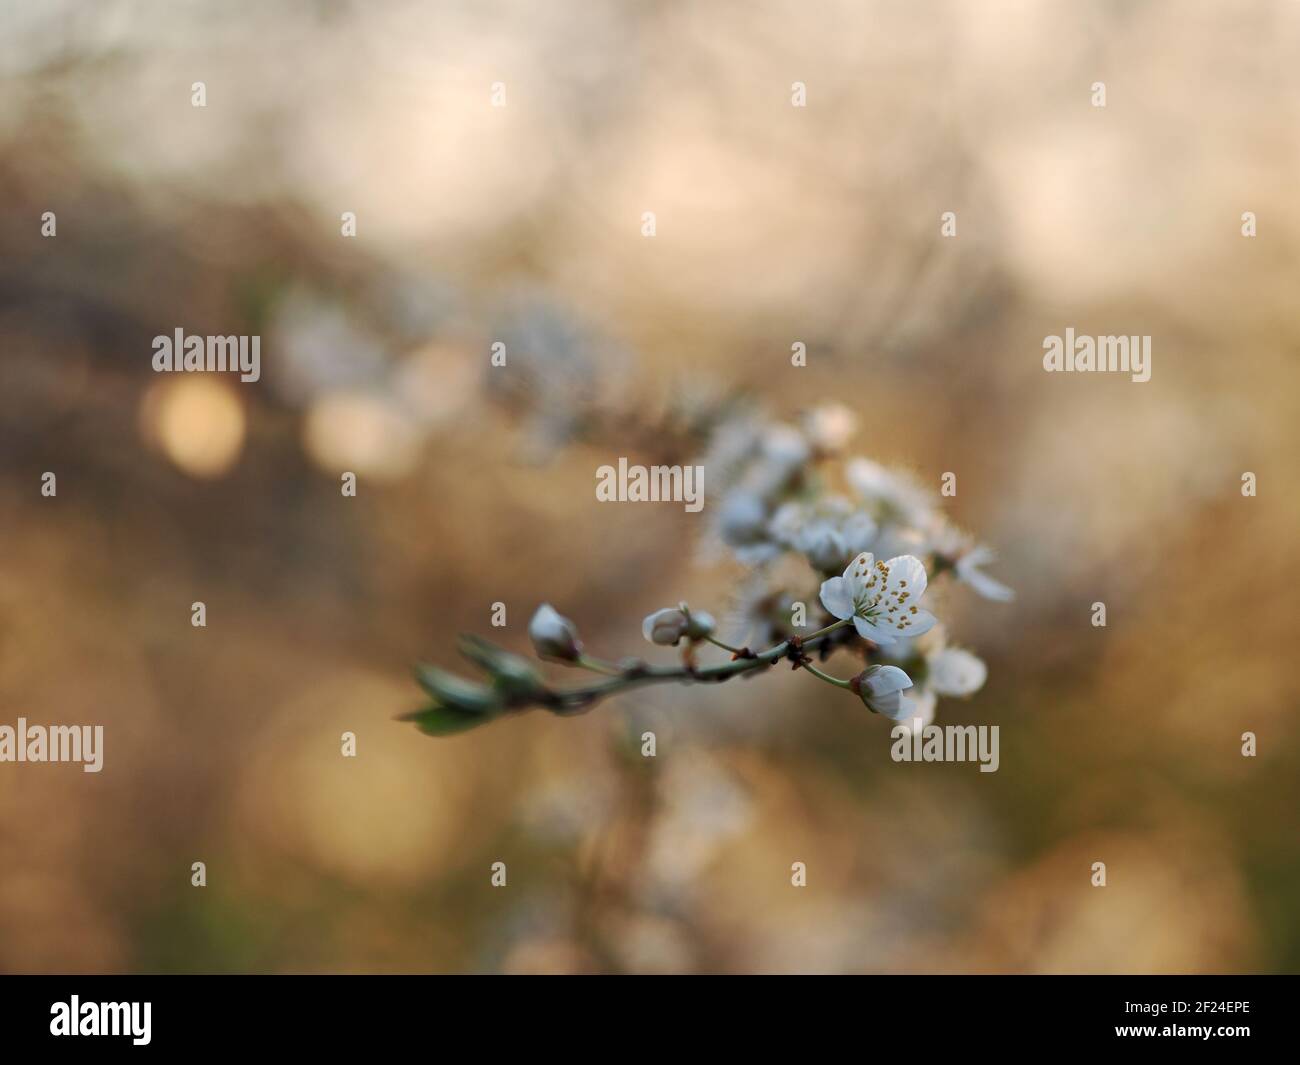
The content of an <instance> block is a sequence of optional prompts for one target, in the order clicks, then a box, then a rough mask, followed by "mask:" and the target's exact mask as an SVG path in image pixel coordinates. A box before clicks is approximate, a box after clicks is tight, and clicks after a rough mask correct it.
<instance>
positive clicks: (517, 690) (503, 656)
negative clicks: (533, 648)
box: [460, 633, 546, 697]
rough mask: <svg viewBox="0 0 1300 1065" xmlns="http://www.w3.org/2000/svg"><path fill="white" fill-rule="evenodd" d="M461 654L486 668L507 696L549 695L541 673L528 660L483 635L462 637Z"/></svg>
mask: <svg viewBox="0 0 1300 1065" xmlns="http://www.w3.org/2000/svg"><path fill="white" fill-rule="evenodd" d="M460 653H461V654H463V655H464V656H465V657H466V658H468V659H469V660H470V661H471V662H473V663H475V664H476V665H478V666H480V667H482V669H483V670H485V671H486V672H487V673H488V675H489V676H491V678H492V683H493V684H494V685H495V686H496V687H497V688H498V689H499V690H500V691H502V692H503V693H505V694H506V695H509V696H516V697H521V696H522V697H536V696H539V695H542V694H544V693H545V690H546V689H545V685H544V684H543V683H542V677H541V674H540V673H538V672H537V670H536V669H535V668H534V667H533V664H532V663H531V662H530V661H529V660H528V659H526V658H523V657H521V656H520V655H517V654H514V653H512V652H510V651H506V650H504V649H503V648H500V647H498V646H497V645H496V644H494V643H490V642H488V641H487V640H485V639H483V638H482V637H481V636H474V635H472V634H469V633H467V634H465V635H463V636H461V638H460Z"/></svg>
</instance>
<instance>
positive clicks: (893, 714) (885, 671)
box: [849, 666, 912, 721]
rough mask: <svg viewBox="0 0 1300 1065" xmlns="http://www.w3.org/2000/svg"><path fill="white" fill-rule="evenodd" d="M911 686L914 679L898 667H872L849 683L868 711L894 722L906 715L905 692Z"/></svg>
mask: <svg viewBox="0 0 1300 1065" xmlns="http://www.w3.org/2000/svg"><path fill="white" fill-rule="evenodd" d="M911 686H912V678H911V677H909V676H908V675H907V674H906V673H904V672H903V671H902V670H901V669H899V668H898V667H897V666H871V667H870V668H868V669H865V670H863V671H862V672H861V673H859V674H858V675H857V676H856V677H854V678H853V679H852V680H851V681H849V689H850V690H851V691H852V692H853V693H854V694H856V695H857V696H858V697H859V698H860V699H861V700H862V701H863V702H864V703H866V704H867V709H868V710H870V711H871V712H872V713H873V714H884V715H885V717H888V718H891V719H892V720H894V721H897V720H898V719H899V718H900V717H901V716H902V715H903V713H904V710H903V691H904V690H905V689H907V688H910V687H911Z"/></svg>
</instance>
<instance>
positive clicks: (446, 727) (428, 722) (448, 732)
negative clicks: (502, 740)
mask: <svg viewBox="0 0 1300 1065" xmlns="http://www.w3.org/2000/svg"><path fill="white" fill-rule="evenodd" d="M494 716H495V715H493V714H479V713H475V712H474V711H472V710H460V709H457V708H456V707H454V706H444V705H441V704H439V703H434V704H433V705H432V706H427V707H425V708H424V709H423V710H416V711H415V712H414V713H411V714H403V715H402V716H401V717H400V718H399V719H398V720H400V721H411V722H414V724H415V727H416V728H418V729H419V730H420V731H421V732H423V733H424V734H425V735H426V736H452V735H454V734H455V733H457V732H465V731H467V730H468V729H472V728H474V727H476V726H478V725H486V724H487V723H488V722H489V721H491V720H492V719H493V717H494Z"/></svg>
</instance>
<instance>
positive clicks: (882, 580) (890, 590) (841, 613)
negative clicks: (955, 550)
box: [821, 551, 935, 644]
mask: <svg viewBox="0 0 1300 1065" xmlns="http://www.w3.org/2000/svg"><path fill="white" fill-rule="evenodd" d="M925 585H926V577H925V566H923V565H922V564H921V560H920V559H918V558H916V557H914V556H913V555H899V556H898V557H897V558H891V559H890V560H889V561H888V562H877V561H876V560H875V558H874V556H873V555H872V554H871V552H870V551H863V552H862V553H861V554H859V555H858V556H857V557H856V558H854V559H853V561H851V562H850V563H849V565H848V568H847V569H845V571H844V575H843V576H841V577H832V578H830V580H828V581H825V582H824V583H823V584H822V588H821V600H822V606H824V607H825V608H826V609H827V610H828V611H829V612H830V613H831V615H832V616H833V617H837V618H840V619H841V620H845V619H848V618H852V619H853V627H854V628H855V629H857V631H858V635H859V636H861V637H862V638H863V639H864V640H872V641H874V642H875V643H878V644H890V643H893V642H894V641H895V640H898V639H904V638H907V637H911V636H920V635H921V633H923V632H928V631H929V629H930V628H931V626H933V625H934V622H935V617H934V615H933V614H931V613H930V612H929V611H928V610H922V609H921V608H920V606H919V605H918V604H919V603H920V601H921V596H923V595H924V594H925Z"/></svg>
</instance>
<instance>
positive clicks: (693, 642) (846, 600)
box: [408, 407, 1012, 734]
mask: <svg viewBox="0 0 1300 1065" xmlns="http://www.w3.org/2000/svg"><path fill="white" fill-rule="evenodd" d="M853 429H854V419H853V417H852V415H851V414H850V412H849V411H847V410H846V409H844V408H842V407H824V408H820V409H818V410H815V411H813V412H812V413H811V414H809V415H808V416H807V417H806V418H805V419H804V420H803V422H802V424H801V425H800V426H799V427H795V426H790V425H772V424H768V423H764V422H762V421H760V420H759V419H757V418H754V417H751V416H741V417H738V418H733V419H731V420H729V421H727V422H724V423H723V424H722V425H721V426H720V427H719V428H718V429H717V431H716V432H715V433H714V436H713V439H712V441H711V445H710V449H709V452H708V454H707V455H706V456H705V458H704V461H703V464H704V465H705V467H706V468H707V469H709V470H710V479H711V482H712V484H713V485H714V491H715V492H718V491H720V492H721V493H722V494H721V500H720V503H719V504H718V505H717V506H716V508H714V514H713V517H712V523H711V529H710V535H709V542H710V543H711V545H712V546H713V547H715V548H716V547H719V546H721V547H724V548H725V549H727V550H729V551H730V552H731V553H732V555H733V556H734V557H735V559H736V560H737V561H738V562H739V563H740V564H741V565H743V566H744V567H745V568H746V569H747V570H748V574H747V576H746V577H745V579H744V580H743V581H742V582H741V585H740V591H739V593H738V596H737V602H736V603H735V604H734V609H733V610H732V612H731V616H730V618H729V623H730V627H731V628H732V629H734V630H735V633H734V634H732V633H730V632H728V633H724V635H726V636H727V637H728V639H729V640H730V641H731V642H726V641H724V640H723V639H722V638H720V636H719V634H718V629H719V626H718V624H717V622H715V620H714V619H713V617H712V616H711V615H709V614H707V613H704V612H702V611H693V610H691V609H690V608H689V607H688V606H687V605H686V604H685V603H682V604H680V605H679V606H676V607H667V608H664V609H662V610H658V611H656V612H655V613H653V614H651V615H650V616H649V617H647V618H646V619H645V621H644V623H643V625H642V633H643V635H644V636H645V638H646V640H647V641H649V642H650V643H651V644H655V645H659V646H664V647H681V648H682V651H681V664H680V665H676V666H653V665H649V664H647V663H646V662H644V661H642V660H640V659H637V658H626V659H623V660H621V661H618V662H610V661H606V660H603V659H599V658H595V657H592V656H590V655H588V654H587V653H586V652H585V651H584V649H583V644H582V640H581V638H580V637H579V634H578V630H577V628H576V626H575V625H574V624H573V622H571V621H569V620H568V619H567V618H565V617H563V616H561V615H560V614H559V613H557V612H556V611H555V609H554V608H553V607H551V606H550V605H549V604H543V605H542V606H541V607H540V608H539V609H538V610H537V612H536V614H535V615H534V616H533V618H532V621H531V622H530V624H529V629H528V632H529V637H530V638H531V640H532V642H533V646H534V648H535V650H536V651H537V653H538V654H539V655H540V656H541V657H542V658H544V659H548V660H550V661H555V662H561V663H564V664H567V665H571V666H575V667H578V668H582V669H586V670H589V671H591V672H594V673H597V674H600V679H599V680H598V681H597V682H595V683H592V684H590V685H588V686H585V687H578V688H568V689H557V688H553V687H551V686H550V685H548V684H547V683H546V682H545V681H544V680H543V679H542V677H541V675H540V674H539V673H538V672H537V671H536V670H535V669H534V668H533V666H532V664H531V663H529V662H528V661H527V660H526V659H523V658H521V657H519V656H518V655H513V654H511V653H509V652H506V651H503V650H501V649H500V648H496V647H493V646H492V645H491V644H488V643H486V641H482V640H478V639H476V638H471V637H466V638H464V639H463V641H462V651H463V652H464V653H465V654H466V656H467V657H469V658H470V659H471V660H472V661H474V662H475V663H476V664H477V665H479V666H480V667H481V668H482V669H484V670H485V672H486V673H487V674H488V680H487V682H485V683H479V682H472V681H466V680H463V679H462V678H459V677H456V676H453V675H451V674H448V673H445V672H444V671H442V670H438V669H435V668H433V667H427V666H426V667H421V669H420V670H418V671H417V677H418V679H419V680H420V682H421V684H422V685H423V687H424V688H425V690H426V691H427V692H428V693H429V694H430V695H431V696H432V698H433V704H432V705H431V706H429V707H426V708H424V709H422V710H419V711H417V712H415V713H414V714H411V715H408V717H409V719H410V720H413V721H415V722H416V724H417V725H418V726H419V727H420V728H421V729H423V730H424V731H426V732H430V733H433V734H441V733H446V732H455V731H460V730H462V729H464V728H469V727H473V726H474V725H477V724H480V723H482V722H484V721H487V720H491V719H493V718H495V717H497V716H500V715H501V714H504V713H507V712H510V711H513V710H519V709H523V708H526V707H530V706H540V707H543V708H546V709H549V710H551V711H552V712H554V713H574V712H579V711H582V710H585V709H587V708H588V707H589V706H591V705H592V704H593V703H594V702H596V701H597V700H598V699H601V698H603V697H605V696H607V695H612V694H616V693H617V692H619V691H623V690H625V689H627V688H630V687H633V686H637V685H641V684H649V683H658V682H666V681H678V682H688V683H691V682H694V683H707V682H720V681H725V680H727V679H729V678H731V677H733V676H736V675H738V674H740V673H746V672H752V671H754V670H761V669H765V668H770V667H772V666H773V665H775V664H776V663H778V662H780V661H789V662H790V663H791V666H792V668H794V669H802V670H805V671H806V672H808V673H810V674H812V675H813V676H815V677H817V678H818V679H820V680H822V681H824V682H826V683H828V684H832V685H834V686H836V687H839V688H843V689H846V690H848V691H850V692H852V693H853V695H855V696H857V697H858V698H860V699H861V700H862V702H863V703H865V704H866V706H867V707H868V708H869V709H870V710H872V711H874V712H875V713H878V714H882V715H884V716H886V717H888V718H891V719H893V720H896V721H902V722H906V723H908V724H912V723H914V722H915V721H917V720H918V719H919V720H920V721H921V723H922V724H929V722H930V721H931V720H932V719H933V717H934V713H935V706H936V703H937V701H938V699H939V697H940V696H965V695H970V694H971V693H973V692H975V691H977V690H978V689H979V688H980V687H981V686H982V685H983V684H984V679H985V676H986V670H985V667H984V663H983V662H981V661H980V659H978V658H977V657H976V656H975V655H973V654H971V653H970V652H969V651H966V650H962V649H960V648H956V647H950V646H949V645H948V642H947V637H946V634H945V632H944V629H943V627H942V626H941V625H939V624H938V622H937V619H936V618H935V616H934V615H933V614H932V613H931V612H930V611H929V610H928V609H927V607H926V606H925V605H923V602H922V600H923V599H924V597H925V594H926V591H927V589H928V587H929V585H930V583H931V581H932V580H934V579H936V578H940V577H944V578H949V579H954V580H955V581H957V582H960V583H963V584H966V585H969V586H970V587H971V588H972V589H974V591H975V592H977V593H978V594H980V595H982V596H984V597H985V598H988V599H992V600H997V601H1006V600H1009V599H1010V598H1011V597H1012V592H1011V590H1010V589H1009V588H1007V587H1006V586H1005V585H1003V584H1001V583H999V582H998V581H996V580H994V579H993V578H992V577H990V576H988V575H987V574H986V573H984V572H983V570H982V569H981V568H980V567H981V566H983V565H984V564H985V563H987V562H989V561H990V560H991V559H992V557H993V556H992V552H990V551H989V550H988V549H987V548H985V547H983V546H981V545H979V544H977V543H975V542H974V541H973V540H972V539H971V538H970V537H968V536H967V535H966V534H964V533H962V532H961V531H959V530H958V529H956V528H955V527H953V526H952V525H951V524H950V523H949V522H948V520H947V519H946V517H945V516H944V515H943V513H942V512H941V511H940V509H939V507H938V500H937V496H936V494H935V493H931V492H928V491H927V490H926V489H925V488H923V487H922V486H921V485H919V484H918V483H917V482H916V481H915V480H913V479H912V478H911V477H909V476H908V475H906V474H904V473H901V472H899V471H895V470H890V469H886V468H885V467H883V466H880V465H878V464H877V463H875V462H872V461H870V460H868V459H865V458H852V459H849V460H847V461H844V460H843V451H844V447H845V445H846V444H847V442H848V439H849V437H850V436H851V435H852V433H853ZM702 644H711V645H713V646H716V647H717V648H719V649H721V650H722V651H725V652H726V653H727V654H728V655H729V656H730V657H729V659H726V660H724V661H722V662H720V663H718V664H715V665H712V666H701V665H699V664H698V663H697V649H698V648H699V647H700V645H702ZM755 648H761V650H756V649H755ZM836 651H844V652H848V653H851V654H853V655H854V656H856V657H857V658H858V659H859V660H860V661H861V662H862V666H863V668H862V669H861V670H860V671H859V672H858V673H857V674H856V675H854V676H853V677H851V678H848V679H842V678H838V677H835V676H832V675H830V674H828V673H825V672H823V671H822V670H821V669H820V668H819V667H818V665H817V664H815V663H816V661H818V660H820V661H821V662H825V661H826V659H828V658H829V657H830V656H831V655H832V654H834V653H835V652H836ZM814 655H815V656H816V657H814Z"/></svg>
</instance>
